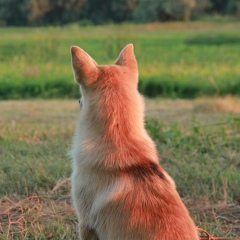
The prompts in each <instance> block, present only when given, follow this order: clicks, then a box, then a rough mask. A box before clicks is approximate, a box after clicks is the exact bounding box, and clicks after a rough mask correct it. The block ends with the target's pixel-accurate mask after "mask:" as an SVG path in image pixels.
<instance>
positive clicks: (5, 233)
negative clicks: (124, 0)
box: [0, 96, 240, 239]
mask: <svg viewBox="0 0 240 240" xmlns="http://www.w3.org/2000/svg"><path fill="white" fill-rule="evenodd" d="M78 113H79V104H78V101H77V100H31V101H29V100H25V101H14V100H9V101H1V102H0V129H1V131H0V159H1V160H0V239H76V238H77V232H76V224H77V219H76V216H75V214H74V210H73V207H72V204H71V197H70V183H69V176H70V174H71V161H70V159H69V157H68V151H69V149H70V148H71V141H72V136H73V133H74V128H75V125H76V120H77V115H78ZM146 116H147V117H146V128H147V130H148V132H149V133H150V135H151V137H152V138H153V139H154V140H155V142H156V145H157V148H158V150H159V153H160V157H161V164H162V166H163V167H164V168H165V169H166V170H167V171H168V172H169V174H170V175H171V176H172V177H173V178H174V180H175V182H176V185H177V188H178V190H179V192H180V194H181V197H182V199H183V201H184V202H185V204H186V205H187V207H188V209H189V210H190V213H191V215H192V217H193V219H194V221H195V222H196V224H197V225H198V226H199V227H201V228H204V229H206V230H207V231H208V232H210V233H211V234H213V235H215V236H225V237H230V238H231V239H239V236H240V222H239V219H240V205H239V204H240V188H239V185H240V148H239V146H240V100H239V98H234V97H230V96H228V97H225V98H200V99H196V100H191V101H190V100H167V99H155V100H150V99H147V100H146Z"/></svg>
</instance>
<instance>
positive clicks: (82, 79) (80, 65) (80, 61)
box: [71, 46, 98, 86]
mask: <svg viewBox="0 0 240 240" xmlns="http://www.w3.org/2000/svg"><path fill="white" fill-rule="evenodd" d="M71 55H72V67H73V72H74V75H75V79H76V81H77V82H78V83H79V84H81V85H85V86H88V85H91V84H93V83H94V82H95V81H96V80H97V77H98V66H97V63H96V62H95V61H94V60H93V59H92V57H90V56H89V55H88V54H87V53H86V52H85V51H83V50H82V49H81V48H79V47H75V46H73V47H71Z"/></svg>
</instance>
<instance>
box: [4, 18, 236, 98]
mask: <svg viewBox="0 0 240 240" xmlns="http://www.w3.org/2000/svg"><path fill="white" fill-rule="evenodd" d="M239 29H240V23H239V22H212V23H206V22H191V23H186V24H182V23H164V24H148V25H132V24H123V25H108V26H97V27H94V26H86V27H83V26H80V25H78V24H73V25H68V26H64V27H45V28H44V27H42V28H1V29H0V32H1V41H0V62H1V67H0V99H19V98H34V97H41V98H56V97H57V98H74V97H77V96H78V91H77V89H76V87H75V83H74V81H73V77H72V71H71V66H70V53H69V52H70V51H69V48H70V46H71V45H78V46H80V47H82V48H83V49H85V50H86V51H87V52H88V53H89V54H90V55H91V56H93V57H94V58H95V60H96V61H97V62H98V63H99V64H109V63H114V60H115V59H116V58H117V56H118V54H119V52H120V50H121V49H122V48H123V47H124V46H125V45H126V44H127V43H129V42H132V43H134V45H135V53H136V56H137V59H138V61H139V70H140V85H139V88H140V91H141V92H142V93H143V94H144V95H146V96H149V97H156V96H159V95H161V96H162V97H170V98H177V97H181V98H195V97H198V96H204V95H208V96H225V95H227V94H229V93H230V94H233V95H240V75H239V69H240V61H239V55H240V31H239Z"/></svg>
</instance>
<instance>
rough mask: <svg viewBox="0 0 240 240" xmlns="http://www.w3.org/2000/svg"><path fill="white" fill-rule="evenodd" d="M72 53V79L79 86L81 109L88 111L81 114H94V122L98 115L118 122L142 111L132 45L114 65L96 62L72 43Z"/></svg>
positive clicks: (125, 49)
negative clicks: (73, 78) (73, 77)
mask: <svg viewBox="0 0 240 240" xmlns="http://www.w3.org/2000/svg"><path fill="white" fill-rule="evenodd" d="M71 55H72V67H73V72H74V75H75V80H76V81H77V83H78V84H80V86H81V92H82V97H83V99H82V102H83V112H85V111H87V112H88V114H84V115H91V116H92V117H93V116H95V121H96V119H97V118H98V119H108V122H110V121H111V122H112V124H114V123H115V124H117V122H119V121H124V119H123V118H127V117H128V119H129V118H130V119H131V115H132V116H134V115H135V116H136V113H137V112H138V113H139V112H143V111H142V110H143V104H142V103H143V102H142V99H141V96H140V94H139V92H138V90H137V87H138V65H137V60H136V58H135V55H134V47H133V44H128V45H127V46H126V47H125V48H124V49H123V50H122V52H121V53H120V55H119V57H118V59H117V60H116V62H115V64H113V65H103V66H102V65H98V64H97V63H96V62H95V61H94V60H93V58H92V57H91V56H89V55H88V54H87V53H86V52H85V51H84V50H82V49H81V48H79V47H75V46H74V47H71ZM130 108H131V110H130ZM87 112H85V113H87ZM90 113H91V114H90ZM137 115H138V117H140V116H139V114H137ZM136 117H137V116H136ZM120 118H121V119H122V120H120ZM132 121H133V122H134V121H135V120H132ZM140 121H141V120H140ZM135 122H136V121H135Z"/></svg>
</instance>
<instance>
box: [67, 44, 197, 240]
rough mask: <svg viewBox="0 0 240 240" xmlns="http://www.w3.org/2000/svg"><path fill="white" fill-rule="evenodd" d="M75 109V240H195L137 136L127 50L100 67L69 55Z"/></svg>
mask: <svg viewBox="0 0 240 240" xmlns="http://www.w3.org/2000/svg"><path fill="white" fill-rule="evenodd" d="M71 53H72V65H73V71H74V75H75V79H76V81H77V82H78V83H79V84H80V85H81V92H82V105H83V106H82V108H81V111H80V117H79V121H78V128H77V131H76V135H75V139H74V144H73V149H72V158H73V173H72V179H71V180H72V198H73V203H74V206H75V209H76V212H77V215H78V219H79V232H80V239H81V240H197V239H199V238H198V235H197V230H196V227H195V225H194V223H193V221H192V219H191V218H190V216H189V214H188V211H187V209H186V207H185V206H184V204H183V203H182V201H181V199H180V197H179V194H178V193H177V191H176V188H175V185H174V182H173V180H172V179H171V177H170V176H169V175H168V174H167V173H166V172H165V171H164V170H163V169H162V168H161V166H160V165H159V163H158V162H159V161H158V154H157V151H156V148H155V145H154V142H153V141H152V140H151V138H150V137H149V136H148V134H147V132H146V130H145V128H144V102H143V98H142V96H141V95H140V94H139V92H138V89H137V85H138V66H137V61H136V58H135V56H134V50H133V45H132V44H129V45H127V46H126V47H125V48H124V49H123V51H122V52H121V53H120V56H119V58H118V59H117V61H116V63H115V64H114V65H111V66H99V65H97V63H96V62H95V61H94V60H93V59H92V58H91V57H90V56H89V55H88V54H87V53H86V52H84V51H83V50H82V49H80V48H78V47H72V48H71Z"/></svg>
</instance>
